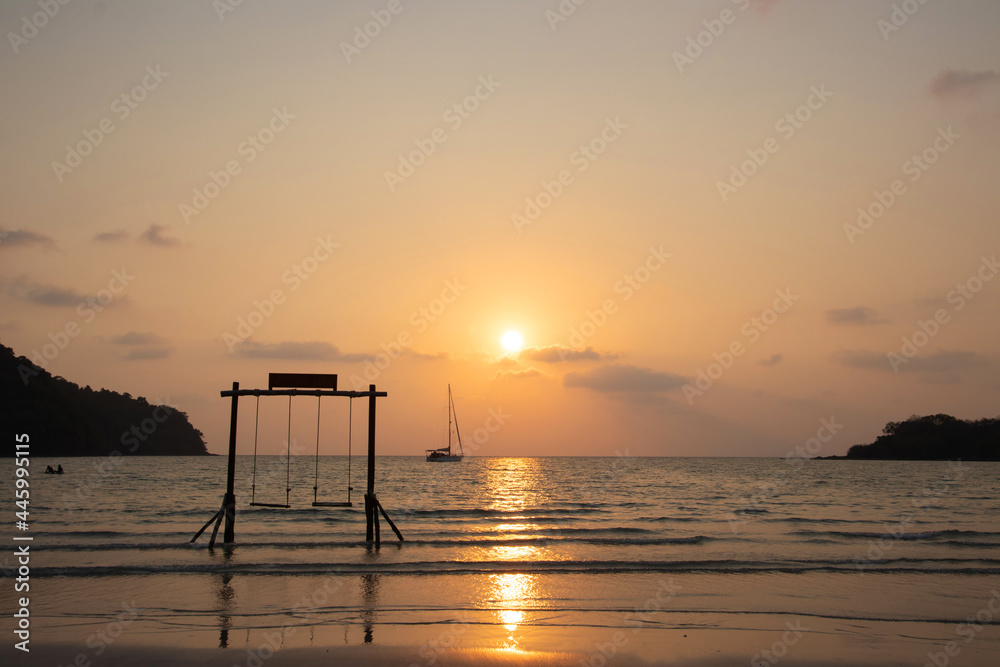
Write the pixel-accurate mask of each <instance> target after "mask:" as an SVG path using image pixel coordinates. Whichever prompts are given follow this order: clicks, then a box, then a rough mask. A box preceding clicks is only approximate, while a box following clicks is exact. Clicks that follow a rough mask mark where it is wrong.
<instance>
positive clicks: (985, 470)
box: [0, 456, 1000, 665]
mask: <svg viewBox="0 0 1000 667" xmlns="http://www.w3.org/2000/svg"><path fill="white" fill-rule="evenodd" d="M56 463H61V464H62V465H63V467H64V468H65V469H66V470H67V474H65V475H62V476H56V475H43V474H39V473H40V472H41V471H42V470H43V469H44V467H45V465H47V464H52V465H53V466H54V465H55V464H56ZM3 465H4V466H6V468H7V469H6V470H5V472H4V478H5V479H12V469H13V461H12V460H9V459H8V460H6V461H5V462H4V463H3ZM316 465H317V463H316V459H314V458H313V457H308V456H300V457H292V459H291V466H290V469H288V470H286V466H285V458H284V457H279V456H263V457H258V459H257V461H256V463H255V462H254V461H253V459H252V457H245V456H240V457H238V461H237V483H236V496H237V505H238V508H239V510H238V514H237V518H236V543H235V544H234V545H231V546H230V545H221V539H222V535H221V532H220V535H219V543H217V544H216V546H215V548H214V549H210V548H209V547H208V534H206V535H203V536H202V537H201V538H200V539H199V541H198V542H197V543H195V544H193V545H192V544H189V540H190V539H191V537H192V536H193V535H194V533H195V532H196V531H197V530H198V529H199V528H200V527H201V526H202V525H203V524H204V523H205V522H206V521H207V520H208V519H209V518H210V517H211V516H212V514H214V512H215V511H216V510H217V509H218V508H219V506H220V504H221V500H222V495H223V492H224V490H225V469H226V459H225V457H197V458H187V457H184V458H166V457H161V458H144V457H135V458H116V459H107V458H74V459H61V460H59V461H55V460H47V459H33V460H32V461H31V472H32V476H31V494H32V495H31V505H30V521H29V525H30V528H29V530H28V531H27V532H25V533H21V534H22V535H30V536H31V537H32V538H33V540H32V541H31V543H30V544H31V553H32V557H31V563H30V569H31V577H32V579H31V587H32V588H31V591H32V607H31V613H32V619H33V624H34V634H33V639H34V640H36V641H45V640H46V639H49V640H52V641H55V640H56V639H58V640H59V641H64V642H70V643H78V644H79V645H80V646H82V647H86V648H83V649H82V650H83V651H85V652H89V653H88V655H91V654H94V655H98V654H97V653H96V651H97V648H99V647H101V646H105V645H110V644H111V643H114V642H129V643H139V644H152V645H171V644H175V643H180V644H183V645H185V646H194V647H201V648H219V647H224V648H234V647H235V648H241V649H245V650H247V651H248V655H249V656H250V658H248V660H249V662H248V664H252V662H253V660H252V657H253V651H254V650H257V649H256V648H255V647H258V648H259V647H263V646H271V647H272V650H278V649H279V648H285V647H296V646H316V645H332V644H336V645H347V646H363V645H367V644H373V645H380V644H381V645H385V644H406V645H409V646H414V647H418V648H419V649H420V650H419V655H420V656H421V657H420V658H419V659H418V660H416V661H415V663H416V664H427V665H430V664H433V663H434V662H436V661H437V659H438V657H440V656H441V655H442V654H443V652H444V651H445V650H446V649H448V648H450V647H453V646H460V645H462V644H463V643H469V644H475V645H478V646H488V647H490V646H492V647H495V648H498V649H504V650H515V651H516V650H528V649H531V650H542V649H551V648H560V647H562V648H564V647H565V643H566V642H565V640H564V639H560V637H565V636H566V633H569V634H570V635H572V636H575V637H585V638H586V641H585V643H586V644H587V645H588V646H589V645H590V644H593V646H594V647H598V648H595V649H594V650H595V651H599V648H600V647H601V646H607V645H608V642H611V639H610V638H611V637H613V636H615V635H614V633H615V632H616V631H618V630H621V631H625V632H627V636H626V639H629V638H631V637H633V633H634V636H635V638H636V639H635V641H632V642H631V648H637V649H641V648H642V647H643V646H645V647H646V654H647V657H648V656H649V655H652V654H653V653H656V651H657V650H658V649H656V645H657V642H659V641H662V640H663V638H664V637H667V636H672V635H671V634H670V633H682V634H683V633H685V632H687V631H694V630H698V629H712V630H720V629H721V630H727V629H728V630H732V631H745V630H755V631H762V632H768V631H774V632H775V635H774V636H775V637H779V638H780V637H782V636H783V635H782V634H781V633H779V632H778V630H781V629H783V628H785V627H791V628H801V629H803V630H806V629H808V630H809V631H810V632H826V631H830V632H833V631H837V632H846V633H850V632H852V630H851V628H852V627H853V628H857V627H860V626H864V627H865V628H868V630H867V631H866V632H865V633H861V634H862V635H864V636H866V637H867V636H870V635H872V634H874V635H886V636H889V637H891V638H892V639H893V641H898V642H901V643H903V644H905V643H906V642H908V641H910V640H909V639H908V638H912V636H913V632H914V630H913V628H917V629H918V630H919V633H918V636H917V637H916V638H915V639H913V641H914V642H917V644H920V645H921V646H922V643H926V644H927V646H928V647H929V650H930V649H933V648H934V646H935V645H937V644H936V643H940V644H941V645H944V643H946V642H947V641H948V640H949V638H951V639H954V638H955V637H954V635H955V633H956V628H957V627H959V626H960V625H961V624H962V623H963V622H966V621H967V619H968V618H969V617H970V615H971V616H973V617H974V616H975V615H976V614H977V612H979V611H980V610H982V609H987V608H991V607H989V603H990V601H991V600H992V599H993V597H994V596H995V595H996V596H997V602H998V611H1000V593H997V592H996V589H997V588H998V587H1000V578H998V577H997V575H998V574H1000V463H992V462H946V461H942V462H899V461H805V460H802V459H789V460H785V459H759V458H630V457H623V456H619V457H613V458H571V457H558V458H486V457H467V458H466V459H465V460H464V461H462V462H461V463H427V462H425V461H424V460H423V457H392V456H386V457H379V458H378V460H377V474H376V492H377V494H378V497H379V499H380V500H381V502H382V504H383V506H384V507H385V509H386V511H387V512H388V514H389V516H390V517H391V518H392V519H393V521H394V522H395V523H396V525H397V526H398V527H399V529H400V531H401V532H402V534H403V537H404V538H405V541H404V542H402V543H400V542H398V541H397V540H396V538H395V536H394V535H393V534H392V532H391V531H390V530H389V528H388V526H387V525H386V523H385V522H384V521H383V522H382V543H381V548H380V549H377V550H376V549H374V548H372V547H371V545H368V544H366V542H365V540H364V538H365V517H364V503H363V494H364V486H365V459H364V458H363V457H354V459H353V461H352V462H351V467H352V470H351V473H350V474H351V484H352V485H353V487H354V489H355V490H354V491H353V492H352V493H351V499H352V500H353V501H354V507H352V508H314V507H312V506H311V503H312V501H313V498H314V490H313V486H314V479H316V475H317V470H316ZM254 466H256V478H255V480H256V483H255V488H252V487H253V486H254V474H253V471H254ZM286 479H287V480H289V482H290V484H289V487H288V488H290V492H289V500H290V504H291V505H292V507H291V508H290V509H274V508H262V507H251V506H250V505H249V502H250V500H251V495H253V497H254V499H255V500H257V501H258V502H268V503H283V502H284V501H285V489H286ZM316 486H317V489H316V491H315V495H316V497H318V498H319V499H320V500H322V501H345V500H346V499H347V487H348V460H347V459H346V458H345V457H321V458H320V459H319V463H318V483H317V484H316ZM8 488H10V487H8ZM12 495H13V494H12V493H8V494H5V496H6V497H5V498H4V499H3V504H4V509H5V510H6V511H7V512H8V516H11V517H12V516H13V514H14V512H15V511H17V508H15V507H14V505H13V498H12V497H11V496H12ZM11 523H13V521H12V522H11ZM209 532H210V531H209ZM10 533H11V534H16V533H17V531H15V530H14V529H13V528H12V529H10ZM3 567H4V572H5V574H6V575H8V576H12V575H13V573H14V572H15V571H16V569H17V564H16V563H15V562H14V555H13V550H12V549H7V550H6V551H5V553H4V555H3ZM14 599H15V595H14V593H13V590H12V587H11V586H5V587H4V590H3V592H2V595H0V601H2V603H3V604H4V609H8V608H11V607H13V606H14ZM795 623H798V624H799V625H797V626H795V625H793V624H795ZM998 625H1000V613H998V614H997V615H996V617H995V618H994V617H992V616H991V617H990V618H989V619H982V620H981V623H980V626H981V630H982V632H981V633H977V634H976V636H975V639H976V644H975V646H976V649H977V651H978V652H977V654H976V655H982V654H983V652H984V651H985V652H986V654H987V655H990V656H997V655H1000V653H996V651H997V647H998V645H1000V636H998V629H1000V628H998ZM904 628H905V631H904ZM112 630H114V631H116V632H117V634H115V636H113V637H112V636H111V634H110V633H111V632H112ZM855 631H856V630H855ZM102 632H103V633H104V634H103V638H101V637H102V635H101V633H102ZM921 633H922V634H921ZM787 634H788V633H787V632H786V633H785V641H786V642H787V640H788V637H787ZM640 636H641V637H647V636H648V637H650V638H653V637H658V638H659V639H656V640H652V639H650V640H647V641H646V642H645V643H643V642H641V641H639V638H640ZM678 636H680V635H678ZM803 636H804V637H805V638H808V637H809V634H808V633H806V634H804V635H803ZM95 637H96V639H95ZM684 637H687V634H684ZM591 640H592V641H591ZM611 644H612V645H613V644H614V642H611ZM806 644H807V641H806V639H802V643H801V647H805V646H806ZM816 645H817V646H819V644H818V643H817V644H816ZM796 649H797V647H795V646H792V645H787V646H785V650H786V651H794V650H796ZM748 650H749V649H748ZM915 650H916V649H915ZM919 650H923V649H922V648H920V649H919ZM640 653H642V651H641V650H640ZM594 655H595V656H596V655H598V653H595V654H594ZM604 655H605V658H607V655H606V651H605V654H604ZM970 655H972V654H971V653H970V652H968V651H967V652H966V656H967V658H968V657H969V656H970ZM752 657H753V653H752V652H750V653H748V654H747V656H746V658H747V660H750V659H751V658H752ZM584 662H586V661H584ZM991 662H992V658H991ZM742 664H745V663H742ZM751 664H752V663H751ZM761 664H764V663H761ZM771 664H773V663H771ZM953 664H962V663H959V662H955V663H953ZM965 664H976V663H973V662H969V663H965ZM984 664H985V663H984Z"/></svg>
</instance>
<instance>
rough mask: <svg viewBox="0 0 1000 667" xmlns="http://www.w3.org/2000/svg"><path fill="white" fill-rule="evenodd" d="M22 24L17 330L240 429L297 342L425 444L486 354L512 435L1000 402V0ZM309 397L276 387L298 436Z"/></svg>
mask: <svg viewBox="0 0 1000 667" xmlns="http://www.w3.org/2000/svg"><path fill="white" fill-rule="evenodd" d="M577 3H579V4H577ZM0 27H2V29H3V32H4V34H5V42H6V44H5V45H3V46H2V47H0V51H2V54H3V55H2V56H0V77H2V81H3V91H4V93H3V96H2V99H0V148H2V151H3V155H4V159H3V161H2V163H0V193H2V199H3V203H4V206H3V212H2V217H0V341H2V342H3V344H5V345H7V346H9V347H12V348H13V349H14V350H15V352H16V353H18V354H21V355H25V356H28V357H30V358H31V359H32V360H33V361H34V362H35V363H36V364H38V365H40V366H42V367H44V368H45V369H46V370H48V371H49V372H51V373H53V374H54V375H59V376H62V377H65V378H67V379H69V380H72V381H74V382H76V383H78V384H81V385H90V386H92V387H94V388H97V387H106V388H109V389H114V390H116V391H121V392H129V393H130V394H132V395H133V396H145V397H146V398H148V399H149V400H150V401H153V402H169V403H170V404H171V405H175V406H176V407H178V408H179V409H181V410H184V411H185V412H186V413H187V414H188V415H189V417H190V418H191V421H192V423H193V424H194V425H195V426H196V427H197V428H199V429H201V430H202V431H203V432H204V434H205V436H206V440H207V444H208V449H209V451H212V452H216V453H221V452H224V451H225V448H226V442H227V437H228V422H229V404H228V402H227V401H226V400H224V399H222V398H221V397H220V396H219V391H220V390H224V389H227V388H230V387H231V385H232V382H234V381H238V382H240V384H241V387H243V388H259V387H266V385H267V374H268V373H269V372H315V373H337V374H338V375H339V386H340V388H341V389H367V387H368V385H369V384H370V383H371V384H375V385H377V387H378V389H379V390H382V391H387V392H388V397H387V398H386V399H380V400H379V403H378V425H377V429H378V452H379V453H381V454H391V455H397V454H398V455H406V454H413V455H419V454H421V453H422V452H423V450H424V449H427V448H431V447H437V446H440V445H441V443H442V438H443V437H444V434H445V433H446V421H447V413H446V409H445V405H446V396H447V385H448V384H449V383H450V384H451V385H452V389H453V392H454V395H455V403H456V411H457V414H458V417H459V423H460V426H461V429H462V432H463V442H464V443H465V448H466V453H467V454H469V455H477V456H532V455H537V456H560V455H592V456H716V455H718V456H783V455H785V454H786V453H788V452H790V451H793V450H794V449H795V448H796V447H802V446H804V445H805V444H806V443H811V445H810V452H811V453H819V454H821V455H822V454H842V453H844V452H845V451H846V450H847V448H848V447H849V446H850V445H852V444H856V443H861V442H870V441H871V440H872V439H874V437H875V436H876V435H878V434H879V432H880V431H881V428H882V426H883V425H884V424H885V423H886V422H888V421H890V420H902V419H906V418H907V417H909V416H911V415H914V414H932V413H939V412H944V413H949V414H953V415H955V416H957V417H960V418H964V419H977V418H982V417H996V416H997V407H996V406H997V405H998V404H1000V401H998V399H1000V381H998V380H997V379H996V378H997V376H996V371H995V368H996V364H997V362H998V360H1000V343H998V340H1000V339H998V337H997V335H996V332H997V330H998V324H1000V308H998V306H1000V279H995V278H996V277H997V273H998V272H1000V266H998V265H997V263H996V260H997V254H998V253H1000V231H998V230H1000V226H998V219H1000V218H998V214H1000V198H998V197H997V195H996V183H997V182H998V177H1000V168H998V163H997V159H996V158H997V156H998V155H1000V42H998V40H996V35H997V33H998V29H1000V4H997V3H995V2H993V1H992V0H953V1H951V2H947V3H946V2H925V3H918V2H916V0H908V1H907V2H899V1H897V2H895V3H893V2H890V1H888V0H885V1H883V0H843V1H836V2H834V1H832V0H831V1H818V0H817V1H813V2H793V1H792V0H768V1H763V0H758V1H754V0H714V1H706V2H694V1H688V2H667V1H664V2H654V1H652V0H649V1H640V0H616V1H615V2H610V1H609V0H589V1H586V2H580V0H575V1H574V0H563V1H562V2H559V1H558V0H537V1H535V0H533V1H529V0H507V1H504V2H486V1H483V0H471V1H469V0H466V1H461V2H460V1H458V0H374V1H366V2H351V3H346V2H338V3H330V2H319V1H305V0H299V1H295V0H292V1H289V2H282V3H274V2H263V1H262V0H243V1H242V2H237V0H215V1H212V0H183V1H178V2H164V1H160V2H153V1H149V0H139V1H129V2H126V1H124V0H118V1H113V0H73V1H71V2H66V4H61V3H60V2H58V1H56V0H48V1H47V0H35V1H34V2H29V1H26V0H25V1H21V0H18V1H11V2H4V3H3V4H2V5H0ZM507 332H516V333H518V334H520V336H521V339H522V344H521V346H516V345H515V346H513V347H520V349H513V350H511V349H507V348H506V347H505V346H504V344H503V342H502V340H503V337H504V335H505V334H506V333H507ZM28 382H30V379H29V380H28ZM349 405H353V401H349V400H348V399H325V400H324V401H323V402H322V411H323V412H322V420H321V429H320V441H321V451H322V452H323V453H329V454H339V453H344V452H346V448H347V442H346V441H347V420H348V406H349ZM253 407H254V406H253V402H252V400H246V401H244V402H242V403H241V419H240V429H239V436H240V439H239V446H238V449H239V451H240V453H248V452H250V451H252V437H253V420H254V411H253ZM316 409H317V408H316V401H315V400H314V399H311V398H300V399H296V400H295V401H294V402H293V403H292V417H293V418H292V427H291V431H290V433H291V436H292V451H293V452H295V453H298V452H299V451H301V452H302V453H308V452H312V451H314V448H315V446H316V445H315V441H316V426H315V424H316ZM365 409H366V406H365V405H364V404H359V405H353V410H354V422H353V423H354V439H355V446H357V443H358V442H361V441H363V429H364V424H365V419H366V413H365ZM287 411H288V403H287V400H286V399H284V398H270V399H267V398H265V399H262V400H261V403H260V418H259V421H260V433H259V448H260V451H261V452H266V453H278V452H280V451H282V450H283V449H284V448H285V447H286V444H285V443H286V439H287V434H288V433H289V431H287V430H286V429H287V428H288V426H287V417H288V413H287ZM810 439H813V440H810Z"/></svg>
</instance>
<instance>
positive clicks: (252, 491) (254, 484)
mask: <svg viewBox="0 0 1000 667" xmlns="http://www.w3.org/2000/svg"><path fill="white" fill-rule="evenodd" d="M259 421H260V394H257V409H256V411H255V414H254V418H253V476H252V479H251V482H250V504H251V505H253V501H254V498H255V497H256V495H257V424H258V423H259Z"/></svg>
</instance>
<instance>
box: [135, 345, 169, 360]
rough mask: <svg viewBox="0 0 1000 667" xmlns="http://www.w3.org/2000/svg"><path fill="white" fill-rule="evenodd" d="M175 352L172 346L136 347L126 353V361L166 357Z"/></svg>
mask: <svg viewBox="0 0 1000 667" xmlns="http://www.w3.org/2000/svg"><path fill="white" fill-rule="evenodd" d="M173 353H174V348H172V347H136V348H132V349H131V350H129V351H128V354H126V355H125V360H126V361H147V360H150V359H166V358H167V357H169V356H170V355H171V354H173Z"/></svg>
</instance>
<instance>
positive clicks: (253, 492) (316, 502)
mask: <svg viewBox="0 0 1000 667" xmlns="http://www.w3.org/2000/svg"><path fill="white" fill-rule="evenodd" d="M255 397H256V399H257V402H256V410H255V414H254V422H253V472H252V474H251V480H252V481H251V484H250V506H251V507H272V508H278V509H291V507H292V505H291V493H292V485H291V464H292V396H291V394H289V396H288V427H287V435H286V437H287V440H286V442H288V450H287V452H286V454H285V502H284V503H259V502H257V431H258V427H259V425H260V394H259V393H257V394H255ZM322 400H323V397H322V396H320V395H317V396H316V472H315V477H314V479H313V502H312V506H313V507H354V503H352V502H351V491H353V490H354V488H353V487H352V486H351V435H352V431H353V428H352V426H353V424H352V422H353V413H354V410H353V406H354V398H353V397H350V402H349V403H348V405H349V406H350V407H348V412H347V501H346V502H331V501H322V500H320V499H319V433H320V431H319V426H320V415H321V414H322V408H323V405H322Z"/></svg>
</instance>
